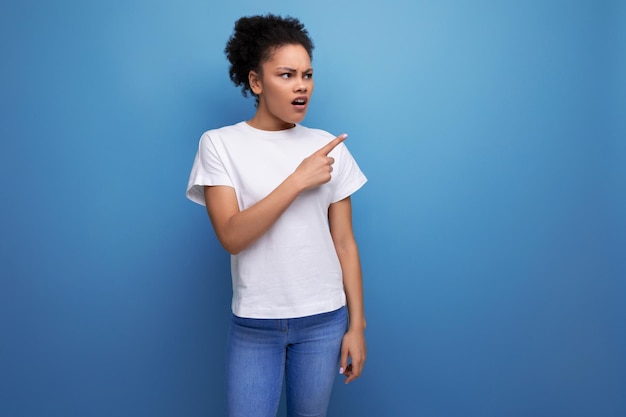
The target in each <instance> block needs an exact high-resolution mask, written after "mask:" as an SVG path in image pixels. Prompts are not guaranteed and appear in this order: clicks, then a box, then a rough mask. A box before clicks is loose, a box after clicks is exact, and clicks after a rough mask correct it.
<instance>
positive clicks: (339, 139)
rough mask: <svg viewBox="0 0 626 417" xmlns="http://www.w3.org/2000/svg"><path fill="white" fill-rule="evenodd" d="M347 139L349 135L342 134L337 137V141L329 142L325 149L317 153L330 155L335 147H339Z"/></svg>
mask: <svg viewBox="0 0 626 417" xmlns="http://www.w3.org/2000/svg"><path fill="white" fill-rule="evenodd" d="M347 137H348V134H347V133H342V134H341V135H339V136H337V137H336V138H335V139H333V140H331V141H330V142H328V143H327V144H326V145H325V146H324V147H323V148H321V149H320V150H319V151H317V152H318V153H320V154H322V155H328V154H329V153H330V151H332V150H333V149H335V147H336V146H337V145H339V144H340V143H341V142H343V141H344V140H346V138H347Z"/></svg>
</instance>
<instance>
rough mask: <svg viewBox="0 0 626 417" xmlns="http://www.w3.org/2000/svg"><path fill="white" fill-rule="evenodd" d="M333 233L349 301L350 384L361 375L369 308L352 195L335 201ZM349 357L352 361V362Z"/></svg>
mask: <svg viewBox="0 0 626 417" xmlns="http://www.w3.org/2000/svg"><path fill="white" fill-rule="evenodd" d="M328 221H329V223H330V234H331V236H332V238H333V243H334V245H335V250H336V251H337V255H338V257H339V262H340V263H341V270H342V273H343V286H344V290H345V292H346V298H347V302H348V315H349V317H350V327H349V328H348V331H347V332H346V334H345V335H344V337H343V342H342V344H341V364H340V366H341V368H340V372H342V371H343V372H342V373H343V374H344V375H345V377H346V380H345V383H346V384H348V383H350V382H352V381H353V380H354V379H356V378H358V377H359V376H360V375H361V372H362V370H363V365H364V364H365V357H366V356H367V351H366V347H365V309H364V307H363V281H362V277H361V262H360V260H359V250H358V248H357V244H356V240H355V239H354V232H353V230H352V202H351V200H350V197H347V198H344V199H343V200H341V201H338V202H336V203H333V204H331V205H330V207H329V209H328ZM348 357H349V358H350V360H351V363H350V364H348Z"/></svg>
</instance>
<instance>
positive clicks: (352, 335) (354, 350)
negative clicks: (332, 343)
mask: <svg viewBox="0 0 626 417" xmlns="http://www.w3.org/2000/svg"><path fill="white" fill-rule="evenodd" d="M366 356H367V349H366V347H365V333H364V332H363V331H362V330H357V329H350V330H348V332H347V333H346V334H345V335H344V336H343V341H342V343H341V362H340V365H339V366H340V368H339V373H341V374H343V375H344V376H345V377H346V380H345V383H346V384H349V383H350V382H352V381H354V380H355V379H357V378H358V377H360V376H361V372H362V371H363V365H365V357H366ZM348 358H350V363H348Z"/></svg>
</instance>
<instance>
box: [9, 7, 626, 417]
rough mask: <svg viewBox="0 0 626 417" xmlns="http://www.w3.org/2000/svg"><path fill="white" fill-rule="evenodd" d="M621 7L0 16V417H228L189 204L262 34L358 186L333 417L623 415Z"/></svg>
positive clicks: (73, 10) (207, 256)
mask: <svg viewBox="0 0 626 417" xmlns="http://www.w3.org/2000/svg"><path fill="white" fill-rule="evenodd" d="M625 4H626V3H624V2H621V1H617V0H616V1H593V0H588V1H584V0H579V1H522V0H515V1H510V2H501V1H496V0H493V1H489V0H485V1H472V2H465V1H460V0H448V1H438V2H435V1H408V0H407V1H376V0H372V1H369V2H362V1H355V0H346V1H341V2H339V1H327V0H318V1H314V2H305V3H304V2H303V3H300V2H298V3H296V2H279V1H264V2H259V1H251V0H250V1H232V2H222V3H220V4H217V3H214V2H213V3H212V2H209V1H194V0H186V1H182V2H181V1H177V2H174V1H164V0H163V1H154V0H151V1H148V0H125V1H117V0H113V1H82V0H81V1H79V0H57V1H54V2H48V1H43V0H20V1H17V0H4V1H3V2H2V5H1V6H0V35H1V36H0V45H1V48H2V49H1V57H2V60H1V63H0V68H1V71H2V73H1V77H0V88H1V90H0V112H1V113H0V114H1V117H2V120H1V124H0V135H1V139H2V150H1V151H0V190H1V192H2V204H1V205H0V213H1V217H0V274H1V280H0V332H1V333H0V397H1V398H0V415H1V416H7V417H17V416H29V417H31V416H46V417H53V416H63V417H72V416H107V417H109V416H151V417H158V416H189V417H191V416H221V415H224V389H223V386H222V374H223V371H222V369H223V359H222V358H223V354H224V334H225V331H226V323H227V320H228V317H229V306H230V296H231V293H230V278H229V261H228V256H227V254H226V253H225V252H224V251H223V250H222V249H221V248H220V247H219V245H218V243H217V241H216V239H215V236H214V234H213V232H212V230H211V227H210V223H209V221H208V219H207V216H206V213H205V211H204V209H203V208H202V207H200V206H197V205H194V204H193V203H191V202H189V201H187V200H186V199H185V197H184V191H185V187H186V183H187V177H188V174H189V170H190V168H191V163H192V160H193V157H194V154H195V151H196V148H197V142H198V139H199V137H200V135H201V133H202V132H203V131H204V130H207V129H209V128H213V127H219V126H222V125H226V124H231V123H234V122H237V121H240V120H243V119H246V118H248V117H250V116H251V115H252V114H253V111H254V107H253V101H252V100H245V99H244V98H242V96H241V94H240V92H239V91H238V90H237V89H236V88H234V87H233V86H232V85H231V84H230V81H229V80H228V76H227V63H226V60H225V58H224V56H223V53H222V51H223V47H224V45H225V42H226V40H227V38H228V36H229V35H230V33H231V30H232V26H233V23H234V21H235V20H236V19H237V18H238V17H240V16H242V15H249V14H256V13H265V12H269V11H271V12H274V13H279V14H291V15H293V16H297V17H299V18H301V19H302V20H303V22H304V23H305V24H306V25H307V27H308V29H309V31H310V32H311V34H312V36H313V38H314V41H315V43H316V50H315V52H314V60H313V63H314V67H315V70H316V75H315V77H316V92H315V94H314V96H313V102H312V108H311V110H310V112H309V115H308V116H307V119H306V121H305V124H307V125H309V126H312V127H320V128H324V129H326V130H328V131H331V132H333V133H337V134H339V133H341V132H344V131H345V132H348V133H349V134H350V137H349V139H348V141H347V145H348V146H349V148H350V149H351V151H352V153H353V154H354V155H355V157H356V158H357V160H358V161H359V163H360V165H361V167H362V169H363V170H364V171H365V173H366V174H367V176H368V177H369V179H370V181H369V183H368V185H367V186H366V187H365V188H363V189H362V190H361V191H359V192H358V193H357V194H356V195H355V196H354V210H355V212H354V223H355V228H356V233H357V239H358V242H359V245H360V249H361V253H362V262H363V268H364V273H365V275H364V280H365V292H366V304H367V314H368V324H369V327H368V330H367V335H368V342H369V345H368V347H369V360H368V364H367V368H366V371H365V374H364V375H363V377H362V378H361V379H360V380H358V381H357V382H355V383H354V384H351V385H349V386H347V387H346V386H344V385H343V384H340V383H338V384H337V385H336V387H335V391H334V394H333V398H332V403H331V411H330V414H329V415H330V416H434V417H441V416H464V417H473V416H476V417H491V416H493V417H502V416H533V417H537V416H550V417H554V416H564V417H565V416H567V417H576V416H602V417H613V416H614V417H617V416H619V417H622V416H624V415H626V396H625V395H624V393H625V392H626V355H625V352H626V326H625V317H626V282H625V281H626V278H625V277H626V266H625V260H624V253H625V252H626V238H625V236H626V215H625V213H626V198H625V192H624V191H625V190H626V168H625V167H626V144H625V138H626V124H625V117H624V115H625V114H626V105H625V102H626V100H625V97H626V81H625V76H624V74H626V59H625V58H626V49H625V46H626V29H625V28H626V6H625ZM339 381H340V380H339V377H338V382H339Z"/></svg>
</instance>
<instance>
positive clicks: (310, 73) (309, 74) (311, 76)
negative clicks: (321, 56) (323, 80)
mask: <svg viewBox="0 0 626 417" xmlns="http://www.w3.org/2000/svg"><path fill="white" fill-rule="evenodd" d="M304 78H305V79H307V80H310V79H311V78H313V73H312V72H309V73H308V74H304Z"/></svg>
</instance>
